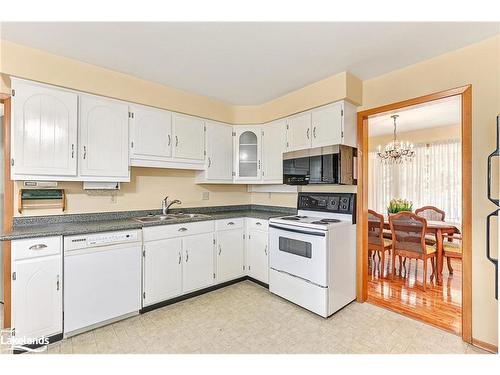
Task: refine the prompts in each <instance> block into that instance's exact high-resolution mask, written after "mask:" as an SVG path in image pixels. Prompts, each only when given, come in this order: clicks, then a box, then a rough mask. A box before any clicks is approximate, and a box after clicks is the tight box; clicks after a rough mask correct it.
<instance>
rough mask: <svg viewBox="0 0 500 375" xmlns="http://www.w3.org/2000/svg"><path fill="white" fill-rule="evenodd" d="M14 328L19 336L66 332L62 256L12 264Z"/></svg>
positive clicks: (25, 260)
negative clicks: (64, 329) (63, 313)
mask: <svg viewBox="0 0 500 375" xmlns="http://www.w3.org/2000/svg"><path fill="white" fill-rule="evenodd" d="M12 272H13V274H12V279H13V280H12V327H13V328H15V329H16V336H17V337H22V336H26V337H27V338H30V337H31V338H38V337H44V336H45V337H49V336H52V335H55V334H58V333H61V332H62V288H63V285H62V283H63V278H62V260H61V256H60V255H56V256H47V257H40V258H31V259H24V260H18V261H15V262H12Z"/></svg>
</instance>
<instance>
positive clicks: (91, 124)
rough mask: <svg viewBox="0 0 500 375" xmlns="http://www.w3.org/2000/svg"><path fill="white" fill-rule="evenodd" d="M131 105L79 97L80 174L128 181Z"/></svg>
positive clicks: (97, 98)
mask: <svg viewBox="0 0 500 375" xmlns="http://www.w3.org/2000/svg"><path fill="white" fill-rule="evenodd" d="M128 165H129V158H128V105H126V104H124V103H121V102H117V101H113V100H108V99H104V98H99V97H94V96H86V95H82V96H80V175H81V176H83V177H102V178H107V177H109V178H110V180H111V181H115V180H114V178H118V179H119V178H129V167H128Z"/></svg>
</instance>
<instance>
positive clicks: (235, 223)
mask: <svg viewBox="0 0 500 375" xmlns="http://www.w3.org/2000/svg"><path fill="white" fill-rule="evenodd" d="M244 222H245V219H243V218H241V219H230V220H218V221H217V223H216V227H217V238H216V248H215V250H216V254H217V255H216V258H217V282H224V281H229V280H233V279H236V278H238V277H242V276H244V275H245V227H244Z"/></svg>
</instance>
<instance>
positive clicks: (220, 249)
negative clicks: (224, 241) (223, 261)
mask: <svg viewBox="0 0 500 375" xmlns="http://www.w3.org/2000/svg"><path fill="white" fill-rule="evenodd" d="M220 253H222V247H221V245H219V255H220Z"/></svg>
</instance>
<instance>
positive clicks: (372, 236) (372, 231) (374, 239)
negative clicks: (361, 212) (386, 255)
mask: <svg viewBox="0 0 500 375" xmlns="http://www.w3.org/2000/svg"><path fill="white" fill-rule="evenodd" d="M383 232H384V216H383V215H380V214H379V213H377V212H375V211H373V210H368V244H369V245H377V246H382V247H384V233H383Z"/></svg>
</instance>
